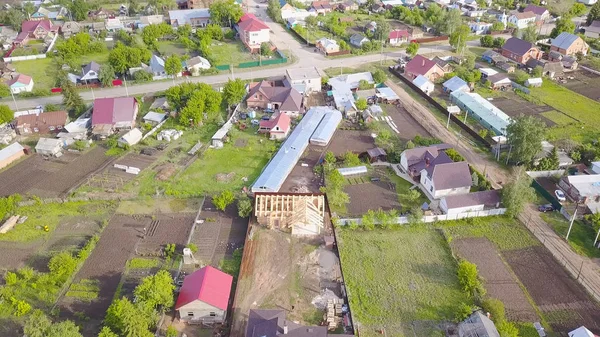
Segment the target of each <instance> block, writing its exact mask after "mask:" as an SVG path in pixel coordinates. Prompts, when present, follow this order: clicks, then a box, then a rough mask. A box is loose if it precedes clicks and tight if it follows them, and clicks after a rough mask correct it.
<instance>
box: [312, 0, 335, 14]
mask: <svg viewBox="0 0 600 337" xmlns="http://www.w3.org/2000/svg"><path fill="white" fill-rule="evenodd" d="M332 10H333V9H332V8H331V4H330V3H329V1H313V2H312V3H311V4H310V9H309V11H311V12H316V13H317V14H323V15H324V14H327V13H329V12H331V11H332Z"/></svg>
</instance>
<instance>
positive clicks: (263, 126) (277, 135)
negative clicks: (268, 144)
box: [258, 113, 291, 140]
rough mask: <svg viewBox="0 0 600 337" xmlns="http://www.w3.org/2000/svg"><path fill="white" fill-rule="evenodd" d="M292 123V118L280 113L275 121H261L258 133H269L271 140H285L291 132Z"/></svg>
mask: <svg viewBox="0 0 600 337" xmlns="http://www.w3.org/2000/svg"><path fill="white" fill-rule="evenodd" d="M290 123H291V119H290V116H288V115H287V114H285V113H279V114H278V115H277V117H275V118H274V119H270V120H268V121H260V127H259V128H258V132H261V133H267V132H268V133H269V136H270V138H271V140H275V139H276V140H281V139H285V138H286V137H287V135H288V133H289V132H290Z"/></svg>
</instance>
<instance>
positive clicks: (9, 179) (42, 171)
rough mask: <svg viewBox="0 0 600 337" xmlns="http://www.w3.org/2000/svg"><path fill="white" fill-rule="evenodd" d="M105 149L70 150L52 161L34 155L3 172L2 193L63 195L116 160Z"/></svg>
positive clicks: (0, 184)
mask: <svg viewBox="0 0 600 337" xmlns="http://www.w3.org/2000/svg"><path fill="white" fill-rule="evenodd" d="M104 151H106V150H105V149H104V148H102V147H101V146H96V147H95V148H93V149H91V150H90V151H89V152H87V153H85V154H75V153H70V152H66V153H65V154H64V155H63V156H62V157H60V158H52V159H48V160H45V159H44V158H43V157H42V156H39V155H32V156H31V157H30V158H27V159H26V160H23V161H22V162H20V163H18V164H17V165H15V166H12V167H10V168H8V169H7V170H4V171H2V172H0V186H2V189H1V190H0V196H7V195H10V194H13V193H19V194H33V195H37V196H39V197H43V198H53V197H60V196H63V195H64V194H66V193H67V192H68V191H69V190H71V189H72V188H73V187H75V186H77V185H78V184H80V183H81V182H82V181H83V179H85V178H86V177H87V176H88V175H90V174H91V173H92V172H94V171H95V170H97V169H99V168H101V167H102V166H104V165H108V164H109V163H110V162H111V161H112V160H114V158H112V157H107V156H105V155H104Z"/></svg>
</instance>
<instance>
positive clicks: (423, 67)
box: [404, 55, 444, 82]
mask: <svg viewBox="0 0 600 337" xmlns="http://www.w3.org/2000/svg"><path fill="white" fill-rule="evenodd" d="M419 75H423V76H424V77H426V78H427V79H428V80H429V81H431V82H435V81H437V79H439V78H441V77H443V76H444V70H443V69H442V68H441V67H440V66H439V65H438V64H437V63H435V62H434V61H432V60H430V59H428V58H426V57H424V56H421V55H416V56H415V57H414V58H413V59H412V60H410V62H408V63H407V64H406V67H405V68H404V76H406V77H407V78H408V79H410V80H414V79H415V78H416V77H417V76H419Z"/></svg>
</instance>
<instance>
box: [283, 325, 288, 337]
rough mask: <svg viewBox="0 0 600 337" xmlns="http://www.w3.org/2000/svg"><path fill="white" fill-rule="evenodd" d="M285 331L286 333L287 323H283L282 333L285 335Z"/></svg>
mask: <svg viewBox="0 0 600 337" xmlns="http://www.w3.org/2000/svg"><path fill="white" fill-rule="evenodd" d="M287 333H288V326H287V323H283V334H284V335H287Z"/></svg>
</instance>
